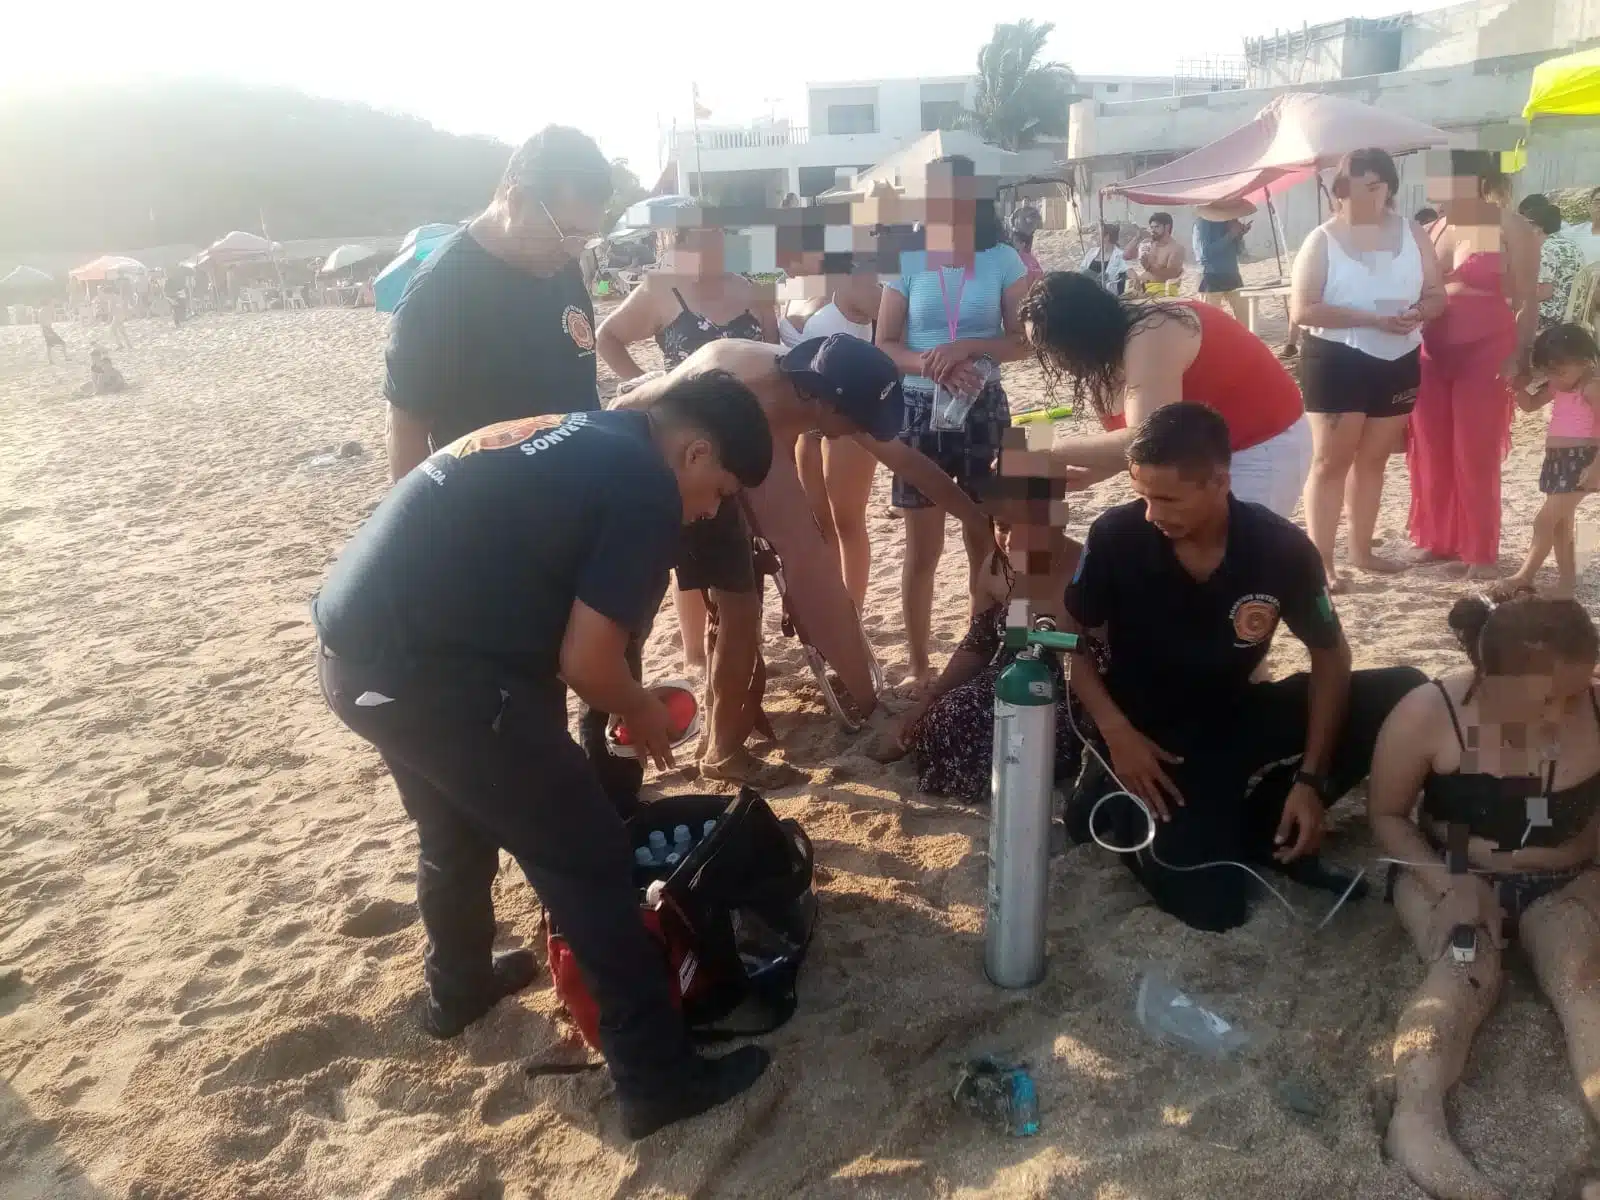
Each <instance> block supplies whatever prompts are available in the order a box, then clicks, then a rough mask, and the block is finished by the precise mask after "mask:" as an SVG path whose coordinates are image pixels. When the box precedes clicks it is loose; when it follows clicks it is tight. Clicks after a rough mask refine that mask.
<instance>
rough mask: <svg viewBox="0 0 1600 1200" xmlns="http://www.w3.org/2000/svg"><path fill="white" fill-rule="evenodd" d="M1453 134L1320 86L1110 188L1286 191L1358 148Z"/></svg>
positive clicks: (1440, 141) (1430, 142)
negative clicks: (1328, 93) (1324, 91)
mask: <svg viewBox="0 0 1600 1200" xmlns="http://www.w3.org/2000/svg"><path fill="white" fill-rule="evenodd" d="M1449 140H1450V138H1449V135H1448V134H1446V133H1445V132H1444V130H1442V129H1435V128H1434V127H1433V126H1432V125H1425V124H1424V123H1423V122H1421V121H1415V120H1412V119H1411V118H1410V117H1405V116H1401V115H1400V114H1399V113H1392V112H1385V111H1384V110H1383V109H1380V108H1373V107H1372V106H1371V105H1370V104H1362V103H1360V102H1359V101H1355V100H1347V99H1345V98H1344V97H1343V96H1325V95H1321V94H1319V93H1316V92H1289V93H1287V94H1286V95H1282V96H1275V97H1274V98H1273V99H1272V100H1271V101H1269V102H1268V103H1267V106H1266V107H1265V108H1263V109H1262V110H1261V111H1260V112H1258V113H1257V114H1256V115H1255V119H1254V120H1252V121H1251V122H1250V123H1249V124H1248V125H1244V126H1242V127H1241V128H1239V129H1235V130H1234V131H1233V132H1232V133H1230V134H1228V135H1226V136H1225V137H1221V138H1218V139H1217V140H1216V141H1214V142H1212V143H1211V144H1210V145H1208V146H1202V147H1200V149H1198V150H1195V151H1193V152H1191V153H1189V154H1185V155H1184V156H1183V157H1182V158H1179V159H1174V160H1173V161H1172V162H1169V163H1166V164H1164V165H1162V166H1159V167H1157V168H1155V169H1154V170H1153V171H1146V172H1145V173H1144V174H1143V175H1135V176H1134V177H1133V178H1132V179H1127V180H1124V181H1123V182H1121V183H1114V184H1111V185H1110V186H1108V187H1106V188H1105V189H1104V191H1105V193H1106V194H1108V195H1114V196H1125V197H1126V198H1128V199H1129V200H1132V201H1134V202H1135V203H1137V204H1172V205H1179V204H1214V203H1216V202H1218V201H1222V200H1236V199H1240V198H1242V197H1245V196H1248V195H1252V194H1254V193H1256V192H1266V193H1267V194H1268V195H1272V194H1275V193H1277V192H1281V191H1282V190H1284V189H1285V188H1288V187H1291V186H1293V185H1294V184H1295V183H1298V182H1300V180H1302V179H1305V178H1306V177H1307V176H1309V175H1310V174H1311V173H1312V172H1314V171H1316V170H1319V169H1322V168H1326V167H1331V166H1334V165H1335V164H1337V163H1338V161H1339V159H1341V158H1342V157H1344V156H1345V155H1346V154H1349V153H1350V152H1351V151H1352V150H1362V149H1365V148H1366V147H1369V146H1375V147H1377V148H1379V149H1382V150H1387V151H1389V153H1391V154H1405V153H1408V152H1409V151H1412V150H1422V149H1425V148H1427V147H1429V146H1444V145H1447V144H1448V143H1449Z"/></svg>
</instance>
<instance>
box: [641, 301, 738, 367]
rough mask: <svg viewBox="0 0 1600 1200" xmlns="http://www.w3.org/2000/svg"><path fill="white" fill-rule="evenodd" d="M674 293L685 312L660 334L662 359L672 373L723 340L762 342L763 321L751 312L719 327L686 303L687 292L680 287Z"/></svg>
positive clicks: (657, 338)
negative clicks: (697, 353) (706, 347)
mask: <svg viewBox="0 0 1600 1200" xmlns="http://www.w3.org/2000/svg"><path fill="white" fill-rule="evenodd" d="M672 294H673V295H674V296H676V297H677V298H678V304H679V306H680V307H681V308H682V309H683V311H682V312H680V313H679V314H678V315H677V316H675V317H673V318H672V323H671V324H670V325H668V326H667V327H666V328H665V329H663V330H662V331H661V332H660V333H658V334H656V345H658V346H660V347H661V359H662V361H663V362H664V363H665V364H666V368H667V370H669V371H670V370H672V369H673V368H674V367H676V366H677V365H678V364H679V363H681V362H682V361H683V360H684V359H686V358H688V357H689V355H691V354H693V353H694V352H695V351H696V350H698V349H700V347H701V346H706V345H709V344H710V343H712V342H715V341H719V340H720V339H722V338H743V339H744V340H745V341H749V342H759V341H761V340H762V333H761V318H760V317H758V316H756V315H755V313H753V312H751V311H750V310H749V309H745V311H744V312H742V313H740V314H739V315H738V316H737V317H735V318H733V320H731V321H729V322H728V323H727V324H726V325H718V324H717V323H716V322H715V321H713V320H710V319H709V318H707V317H702V316H701V315H700V314H699V313H697V312H695V311H694V310H693V309H691V308H690V307H689V304H688V302H687V301H686V300H684V298H683V293H682V292H680V291H679V290H678V289H677V288H673V289H672Z"/></svg>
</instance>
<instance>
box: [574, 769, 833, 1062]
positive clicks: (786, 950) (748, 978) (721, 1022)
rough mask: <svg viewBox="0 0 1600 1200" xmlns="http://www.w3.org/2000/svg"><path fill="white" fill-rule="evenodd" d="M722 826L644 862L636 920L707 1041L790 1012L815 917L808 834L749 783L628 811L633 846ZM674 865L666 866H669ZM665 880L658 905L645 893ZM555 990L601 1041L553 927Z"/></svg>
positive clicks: (775, 1022)
mask: <svg viewBox="0 0 1600 1200" xmlns="http://www.w3.org/2000/svg"><path fill="white" fill-rule="evenodd" d="M707 821H715V822H716V826H715V828H714V829H713V830H712V831H711V833H709V834H707V835H706V836H705V837H704V838H702V839H701V840H700V841H699V843H698V844H696V845H695V847H694V849H693V850H691V851H690V852H689V854H688V855H687V857H685V858H684V860H683V861H682V862H680V863H677V864H676V865H675V866H674V867H672V868H667V867H645V866H637V867H635V869H634V882H635V883H636V884H637V885H638V887H639V889H640V896H641V899H640V919H641V920H642V921H643V922H644V924H645V927H646V928H647V929H648V930H649V931H650V933H651V935H652V937H653V938H654V940H655V941H656V942H657V943H658V944H659V945H660V947H661V969H662V970H663V971H664V972H666V974H667V978H668V989H669V991H670V992H671V993H672V997H673V1000H674V1002H675V1003H676V1004H677V1005H678V1007H679V1008H680V1009H681V1010H682V1012H683V1015H684V1020H685V1021H686V1022H687V1023H688V1025H689V1028H690V1031H691V1033H692V1034H693V1035H694V1036H695V1037H696V1038H698V1039H699V1040H702V1041H715V1040H722V1039H727V1038H736V1037H749V1036H753V1035H756V1034H762V1033H770V1032H771V1031H772V1030H774V1029H777V1028H778V1027H779V1026H780V1025H782V1024H783V1023H784V1022H786V1021H787V1020H788V1019H789V1018H790V1017H791V1016H793V1015H794V1010H795V1006H796V1003H797V1001H796V996H795V982H796V979H797V977H798V975H799V972H800V965H801V963H802V962H804V960H805V955H806V951H807V949H808V948H809V946H810V944H811V935H812V931H813V929H814V926H815V924H816V911H817V901H816V894H815V892H814V891H813V890H812V849H811V840H810V839H809V838H807V837H806V835H805V831H804V830H803V829H801V828H800V826H799V824H798V823H796V822H794V821H784V820H780V819H779V818H778V815H777V814H776V813H774V812H773V811H772V809H771V808H770V807H769V806H768V805H767V802H766V801H765V800H763V799H762V798H761V797H760V795H758V794H757V793H756V792H755V791H754V790H752V789H750V788H744V789H743V790H741V791H740V793H739V795H738V796H737V797H736V798H735V799H734V800H733V801H732V802H731V803H730V802H728V801H727V800H726V799H725V798H724V797H721V796H670V797H667V798H665V799H661V800H657V801H655V802H654V803H652V804H646V805H644V806H643V807H642V808H640V810H639V812H638V813H637V814H635V815H634V816H633V817H632V818H631V819H630V820H629V821H628V832H629V835H630V837H631V840H632V844H633V845H634V846H635V847H638V846H647V845H648V844H649V839H650V834H651V833H652V832H656V831H660V832H662V833H664V834H665V835H666V836H667V838H668V840H669V841H670V840H671V837H672V831H673V830H674V829H675V828H676V827H677V826H679V825H687V826H688V827H689V828H690V829H691V830H695V831H699V830H700V829H702V828H703V827H704V825H705V823H706V822H707ZM669 872H670V873H669ZM658 879H659V880H663V881H664V887H663V888H662V890H661V894H660V897H659V898H658V900H657V902H656V904H654V905H653V906H652V905H650V904H648V903H646V902H645V900H644V898H643V894H644V892H645V890H646V889H647V888H648V887H649V885H650V884H651V883H653V882H655V881H656V880H658ZM546 942H547V947H548V951H549V959H550V975H551V978H552V979H553V980H554V982H555V988H556V995H557V996H558V997H559V998H560V1000H561V1003H562V1004H563V1006H565V1008H566V1010H567V1014H568V1015H569V1016H570V1017H571V1018H572V1021H573V1023H574V1024H575V1025H577V1027H578V1029H579V1031H580V1032H581V1033H582V1034H583V1039H584V1041H586V1042H587V1043H588V1044H589V1045H590V1046H592V1047H594V1048H595V1049H599V1036H598V1028H599V1012H598V1010H597V1008H596V1006H595V1003H594V999H593V998H592V997H591V996H590V995H589V989H588V986H587V984H585V982H584V980H583V974H582V972H581V971H580V970H579V969H578V962H577V959H576V957H575V956H574V955H573V952H572V947H571V946H570V945H568V943H567V940H566V938H565V937H564V936H562V933H561V931H560V929H558V928H556V926H555V925H554V923H553V922H552V923H549V924H548V925H547V928H546Z"/></svg>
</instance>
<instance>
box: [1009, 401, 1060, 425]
mask: <svg viewBox="0 0 1600 1200" xmlns="http://www.w3.org/2000/svg"><path fill="white" fill-rule="evenodd" d="M1072 413H1073V408H1072V405H1070V404H1061V405H1057V406H1056V407H1054V408H1036V409H1033V410H1032V411H1031V412H1025V413H1018V414H1017V415H1016V416H1014V417H1012V418H1011V423H1012V424H1013V425H1035V424H1038V423H1039V422H1040V421H1061V420H1065V419H1066V418H1067V417H1070V416H1071V415H1072Z"/></svg>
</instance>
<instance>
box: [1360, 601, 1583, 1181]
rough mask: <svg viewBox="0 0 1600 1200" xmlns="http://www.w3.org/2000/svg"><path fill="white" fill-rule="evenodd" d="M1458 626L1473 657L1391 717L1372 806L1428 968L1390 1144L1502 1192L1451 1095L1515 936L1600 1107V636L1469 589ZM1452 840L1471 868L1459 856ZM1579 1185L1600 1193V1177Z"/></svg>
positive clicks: (1400, 1053)
mask: <svg viewBox="0 0 1600 1200" xmlns="http://www.w3.org/2000/svg"><path fill="white" fill-rule="evenodd" d="M1450 628H1451V630H1452V631H1453V632H1454V633H1455V635H1456V637H1457V638H1458V639H1460V642H1461V645H1462V647H1463V648H1464V649H1465V650H1466V652H1467V657H1468V659H1469V660H1470V661H1471V664H1472V666H1471V669H1470V670H1462V671H1457V672H1455V673H1453V674H1450V675H1447V676H1445V677H1443V678H1441V679H1436V680H1434V681H1433V682H1432V684H1431V685H1424V686H1421V687H1418V688H1417V689H1416V690H1415V691H1413V692H1411V693H1410V694H1409V695H1408V696H1406V697H1405V699H1404V700H1402V701H1401V702H1400V703H1399V704H1398V705H1397V706H1396V707H1395V709H1394V711H1393V712H1392V713H1391V714H1390V715H1389V718H1388V720H1387V721H1386V722H1385V723H1384V727H1383V732H1382V734H1381V735H1380V736H1379V739H1378V746H1377V751H1376V753H1375V755H1374V758H1373V763H1372V780H1371V786H1370V795H1369V800H1368V808H1369V812H1370V815H1371V818H1372V828H1373V833H1374V835H1375V836H1376V838H1377V840H1378V843H1379V845H1380V846H1381V847H1382V848H1383V851H1384V853H1385V854H1388V855H1391V856H1392V857H1394V858H1396V859H1399V860H1402V861H1404V862H1405V863H1406V864H1407V866H1406V867H1405V869H1404V870H1403V871H1400V869H1399V868H1393V869H1394V870H1395V871H1397V872H1398V875H1397V877H1395V876H1392V877H1391V880H1392V882H1393V894H1394V904H1395V908H1396V910H1397V911H1398V912H1399V914H1400V919H1401V921H1402V922H1404V924H1405V927H1406V929H1407V931H1408V932H1409V933H1410V934H1411V937H1412V939H1413V940H1414V941H1415V942H1416V944H1417V950H1418V952H1419V953H1420V954H1421V956H1422V958H1423V961H1424V962H1426V963H1428V964H1429V967H1428V974H1427V976H1426V978H1425V979H1424V980H1423V983H1422V986H1421V987H1420V988H1419V989H1418V991H1417V993H1416V995H1414V996H1413V997H1412V999H1411V1002H1410V1004H1409V1005H1408V1006H1407V1007H1406V1009H1405V1011H1404V1012H1403V1013H1402V1014H1401V1017H1400V1025H1399V1030H1398V1032H1397V1036H1396V1038H1395V1043H1394V1069H1395V1073H1394V1089H1395V1091H1394V1111H1393V1115H1392V1117H1391V1119H1390V1122H1389V1130H1388V1138H1387V1146H1388V1149H1389V1153H1390V1154H1391V1155H1393V1156H1394V1158H1395V1159H1397V1160H1398V1161H1399V1162H1400V1163H1401V1165H1402V1166H1404V1167H1405V1169H1406V1171H1407V1172H1408V1173H1409V1174H1410V1175H1411V1177H1412V1179H1414V1180H1416V1182H1417V1183H1418V1184H1419V1185H1420V1186H1421V1187H1422V1188H1423V1189H1424V1190H1425V1191H1427V1192H1429V1193H1430V1194H1431V1195H1433V1196H1435V1197H1440V1198H1441V1200H1457V1198H1472V1200H1476V1198H1478V1197H1499V1196H1503V1195H1504V1194H1505V1193H1504V1192H1502V1191H1501V1190H1500V1189H1499V1188H1497V1187H1495V1186H1494V1185H1493V1184H1491V1183H1490V1182H1489V1180H1488V1179H1486V1178H1485V1177H1484V1176H1483V1175H1482V1174H1481V1173H1480V1172H1479V1171H1478V1170H1477V1168H1476V1167H1474V1166H1473V1165H1472V1163H1471V1162H1470V1161H1469V1160H1468V1159H1467V1157H1466V1156H1465V1155H1464V1154H1463V1153H1462V1152H1461V1151H1460V1149H1458V1148H1457V1147H1456V1145H1455V1143H1454V1142H1453V1141H1452V1140H1451V1137H1450V1131H1449V1128H1448V1126H1447V1124H1446V1121H1445V1107H1444V1106H1445V1095H1446V1093H1447V1092H1448V1091H1449V1090H1450V1088H1451V1087H1452V1086H1453V1085H1454V1084H1455V1082H1456V1081H1457V1080H1458V1079H1459V1078H1460V1077H1461V1073H1462V1070H1463V1068H1464V1067H1465V1065H1466V1060H1467V1054H1468V1051H1469V1050H1470V1049H1471V1045H1472V1037H1473V1034H1474V1033H1475V1032H1476V1031H1477V1028H1478V1026H1479V1025H1480V1024H1482V1023H1483V1020H1484V1018H1485V1017H1487V1016H1488V1015H1489V1012H1490V1010H1491V1009H1492V1008H1493V1007H1494V1004H1495V999H1496V997H1497V996H1498V994H1499V991H1500V980H1501V975H1502V971H1501V957H1502V954H1503V953H1504V950H1505V948H1506V945H1507V940H1508V938H1509V939H1514V940H1515V941H1517V942H1518V943H1520V944H1521V946H1522V948H1523V949H1524V950H1525V951H1526V953H1527V957H1528V961H1529V963H1530V964H1531V965H1532V967H1533V973H1534V976H1535V977H1536V978H1537V979H1538V981H1539V985H1540V987H1541V988H1542V989H1543V990H1544V993H1545V995H1547V996H1548V997H1549V998H1550V1002H1551V1004H1552V1005H1554V1007H1555V1010H1556V1014H1557V1016H1559V1017H1560V1019H1561V1024H1562V1027H1563V1028H1564V1029H1565V1030H1566V1035H1567V1047H1568V1053H1569V1055H1570V1057H1571V1061H1572V1065H1573V1068H1574V1070H1575V1071H1576V1073H1577V1076H1578V1080H1579V1082H1580V1083H1581V1084H1582V1086H1583V1089H1584V1094H1585V1096H1586V1098H1587V1100H1588V1103H1589V1105H1590V1108H1591V1110H1593V1109H1595V1108H1596V1107H1597V1104H1600V986H1597V984H1596V982H1595V981H1596V970H1597V967H1600V871H1597V870H1596V869H1595V859H1596V850H1597V844H1596V839H1597V836H1600V819H1597V813H1600V699H1597V698H1596V694H1595V690H1594V689H1595V684H1594V682H1593V681H1592V680H1591V678H1590V675H1591V673H1592V672H1593V670H1594V668H1595V664H1596V660H1597V658H1600V638H1597V636H1596V633H1595V627H1594V624H1593V623H1592V622H1591V621H1590V619H1589V617H1588V615H1587V614H1586V613H1585V612H1584V610H1583V609H1582V608H1581V607H1579V606H1578V605H1577V604H1576V603H1574V602H1573V601H1571V600H1556V599H1548V598H1545V597H1540V596H1532V595H1522V596H1518V597H1517V598H1515V599H1511V600H1507V601H1505V602H1504V603H1500V604H1492V603H1491V602H1490V601H1489V600H1487V599H1483V598H1479V597H1472V598H1469V599H1464V600H1460V601H1458V602H1457V603H1456V605H1455V607H1454V608H1452V609H1451V610H1450ZM1419 791H1420V792H1421V796H1422V803H1421V811H1420V815H1419V816H1418V819H1417V821H1415V822H1414V821H1413V820H1412V816H1411V813H1412V808H1413V806H1414V805H1415V804H1416V801H1417V794H1418V792H1419ZM1452 834H1454V838H1453V839H1452ZM1452 840H1454V841H1455V842H1456V843H1457V844H1458V845H1459V846H1460V847H1461V849H1462V852H1463V856H1464V858H1465V860H1466V864H1467V865H1469V866H1470V868H1471V869H1470V871H1464V872H1457V873H1452V872H1451V871H1450V870H1449V868H1448V867H1447V865H1446V861H1447V860H1446V855H1445V851H1444V849H1443V848H1444V847H1445V846H1446V845H1447V844H1450V843H1451V841H1452ZM1468 930H1470V931H1472V936H1471V937H1470V938H1469V937H1468V935H1467V931H1468ZM1458 931H1459V933H1458ZM1474 940H1475V947H1474V946H1473V942H1474ZM1453 947H1454V948H1453ZM1467 947H1472V948H1471V949H1467ZM1579 1194H1581V1195H1582V1196H1583V1197H1586V1198H1588V1200H1594V1198H1595V1197H1600V1179H1596V1180H1590V1181H1589V1182H1587V1183H1586V1184H1585V1185H1584V1186H1583V1190H1582V1191H1581V1193H1579Z"/></svg>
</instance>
